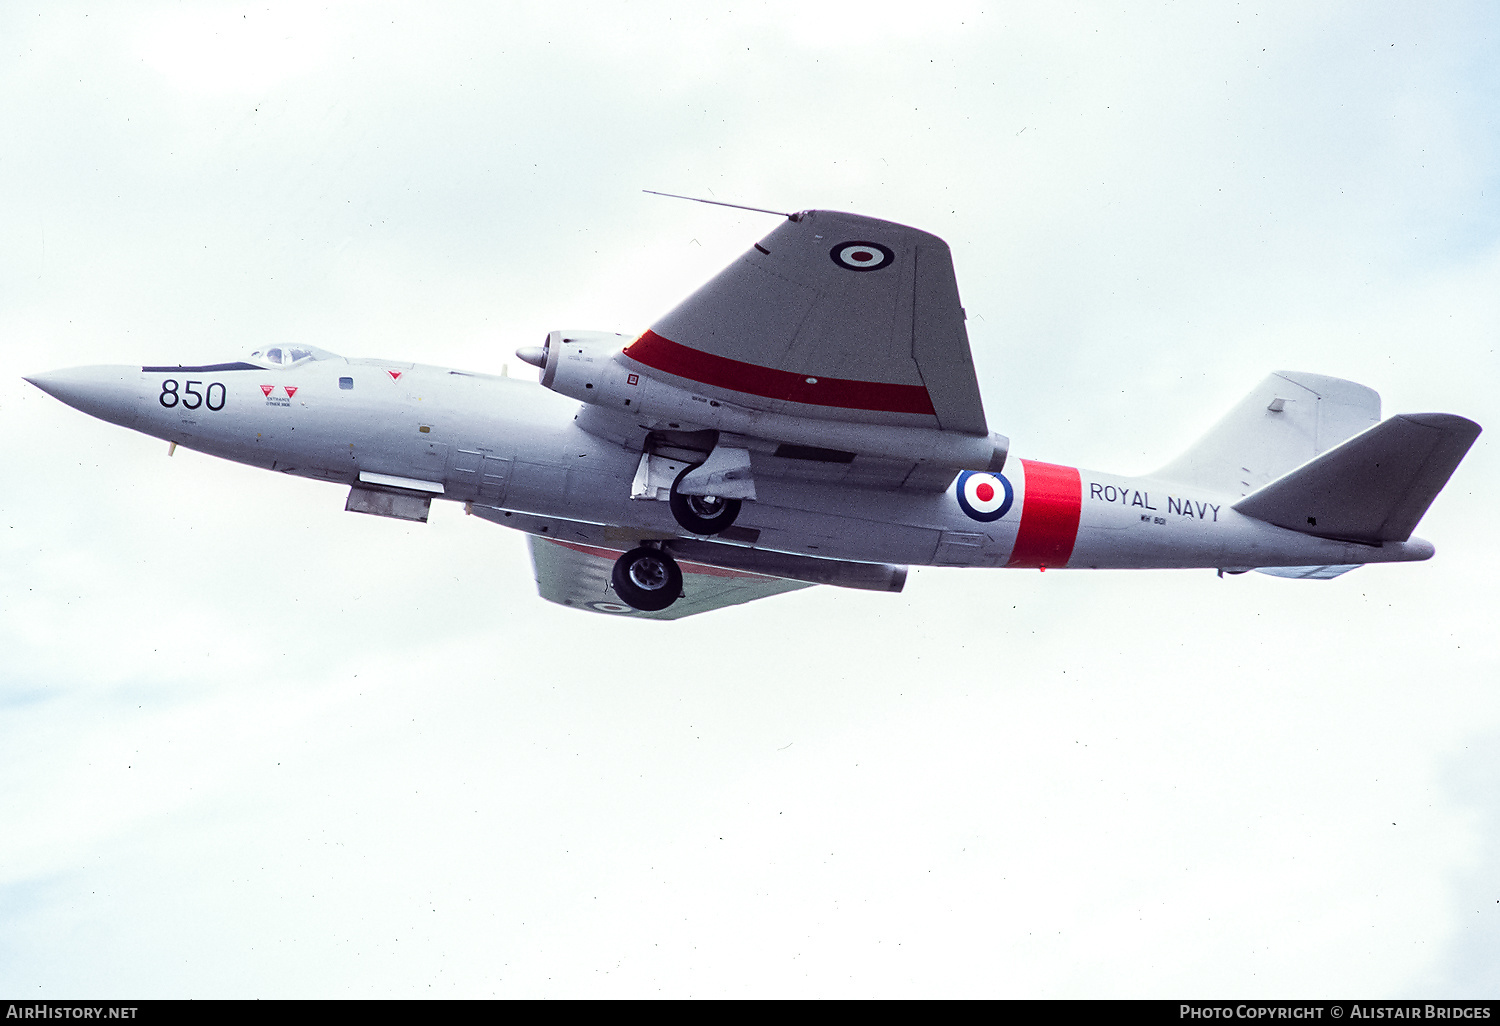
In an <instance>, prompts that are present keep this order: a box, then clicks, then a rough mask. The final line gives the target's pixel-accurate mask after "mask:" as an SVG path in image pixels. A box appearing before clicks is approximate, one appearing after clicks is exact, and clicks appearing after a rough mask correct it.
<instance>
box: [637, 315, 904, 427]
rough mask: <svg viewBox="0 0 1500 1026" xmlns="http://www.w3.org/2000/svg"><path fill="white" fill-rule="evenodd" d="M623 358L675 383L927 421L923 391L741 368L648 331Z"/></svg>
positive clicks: (754, 366)
mask: <svg viewBox="0 0 1500 1026" xmlns="http://www.w3.org/2000/svg"><path fill="white" fill-rule="evenodd" d="M625 355H626V356H628V357H630V358H631V359H632V360H635V361H636V362H637V363H641V364H644V365H645V366H647V367H650V368H652V369H654V370H659V371H662V372H664V373H667V374H675V375H677V376H678V377H679V378H687V379H688V380H690V381H698V382H702V383H703V384H705V385H712V386H714V387H715V388H724V389H728V390H729V391H732V392H745V393H748V394H749V395H758V396H761V397H763V398H766V399H780V400H782V401H784V402H791V403H806V404H807V405H809V406H836V407H838V408H840V409H845V410H878V411H880V412H882V413H924V414H928V415H929V416H930V415H932V413H933V409H932V399H931V398H930V397H929V396H928V394H927V389H926V387H925V386H923V385H892V384H889V383H887V382H883V381H859V380H856V379H854V378H825V377H822V376H821V375H809V374H797V373H794V372H793V371H784V370H777V369H776V368H774V367H762V366H760V365H759V364H754V363H742V362H740V361H739V360H731V359H729V358H728V357H726V356H715V355H714V354H713V353H705V352H703V351H701V350H698V349H692V348H689V347H688V346H684V345H678V344H677V343H676V342H673V341H672V340H671V339H666V338H662V337H661V336H660V335H658V334H657V333H656V332H654V331H647V332H646V333H645V334H644V335H642V336H641V337H640V338H638V339H636V340H635V341H634V342H632V343H630V345H628V346H626V347H625Z"/></svg>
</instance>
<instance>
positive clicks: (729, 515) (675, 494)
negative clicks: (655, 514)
mask: <svg viewBox="0 0 1500 1026" xmlns="http://www.w3.org/2000/svg"><path fill="white" fill-rule="evenodd" d="M694 469H696V468H695V467H685V468H683V471H682V473H680V474H678V475H677V480H675V481H673V482H672V494H671V497H670V500H669V503H670V505H671V507H672V518H673V519H674V520H676V521H677V522H678V523H679V524H681V525H682V529H683V530H684V531H687V532H689V533H690V534H718V533H719V532H720V531H722V530H724V528H726V527H728V526H729V525H730V524H732V523H734V518H735V517H737V516H739V515H740V500H739V499H721V498H719V497H718V496H717V495H684V494H682V492H680V491H678V490H677V486H678V485H680V484H681V483H682V479H683V478H684V477H686V476H687V475H688V474H689V473H691V472H692V471H693V470H694Z"/></svg>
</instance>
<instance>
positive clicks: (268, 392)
mask: <svg viewBox="0 0 1500 1026" xmlns="http://www.w3.org/2000/svg"><path fill="white" fill-rule="evenodd" d="M260 390H261V392H262V393H264V394H265V396H266V398H268V399H269V398H270V397H271V393H272V392H274V391H276V386H275V385H261V386H260Z"/></svg>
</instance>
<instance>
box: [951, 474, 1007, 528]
mask: <svg viewBox="0 0 1500 1026" xmlns="http://www.w3.org/2000/svg"><path fill="white" fill-rule="evenodd" d="M1015 497H1016V493H1015V490H1014V489H1013V488H1011V486H1010V481H1008V480H1007V479H1006V477H1005V475H1004V474H983V473H975V472H974V471H972V470H966V471H964V472H963V473H962V474H959V475H958V508H959V509H961V510H963V511H964V515H965V516H967V517H968V518H969V519H970V520H978V521H980V522H981V523H986V524H988V523H991V522H993V521H996V520H999V519H1000V518H1001V517H1003V516H1005V514H1006V513H1008V512H1009V511H1010V504H1011V503H1012V502H1013V501H1014V500H1015Z"/></svg>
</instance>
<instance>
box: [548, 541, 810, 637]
mask: <svg viewBox="0 0 1500 1026" xmlns="http://www.w3.org/2000/svg"><path fill="white" fill-rule="evenodd" d="M529 540H530V542H531V565H532V568H533V569H534V571H535V573H536V586H537V591H538V593H540V595H541V596H542V598H544V599H546V600H547V601H548V602H556V603H558V604H559V605H564V606H573V607H574V608H577V609H587V610H590V611H592V612H595V613H611V614H615V615H619V616H630V617H634V618H636V619H645V620H680V619H682V618H683V617H684V616H692V615H693V614H695V613H707V612H709V611H711V610H714V609H723V608H724V607H725V606H737V605H740V604H742V603H745V602H753V601H755V600H756V599H760V598H769V597H770V596H772V595H780V594H782V593H784V592H788V591H796V590H798V589H799V588H811V587H812V585H811V584H807V583H805V582H802V581H788V580H785V579H783V578H780V577H770V576H767V575H765V574H755V573H749V572H747V571H744V570H730V569H726V568H724V567H717V566H709V565H706V564H703V563H691V562H688V561H686V560H679V561H678V565H679V566H680V567H681V568H682V598H680V599H678V600H677V601H676V602H674V603H673V604H672V605H670V606H668V607H667V608H666V609H663V610H661V611H660V612H655V613H647V612H642V611H640V610H638V609H631V608H630V607H629V606H627V605H626V604H625V603H623V602H621V601H620V600H619V598H618V597H617V596H616V595H615V593H614V591H613V590H612V589H611V588H610V585H609V574H610V570H611V569H612V568H613V567H614V565H615V560H616V559H618V558H619V556H620V553H621V552H623V551H624V550H623V549H607V548H601V547H599V546H596V545H584V544H581V543H579V542H569V541H555V540H553V539H551V538H542V537H538V536H537V535H531V536H530V538H529Z"/></svg>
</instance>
